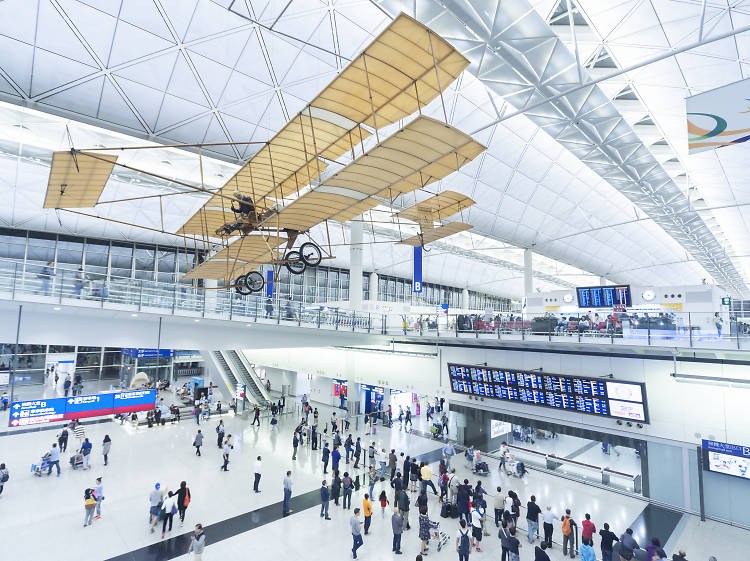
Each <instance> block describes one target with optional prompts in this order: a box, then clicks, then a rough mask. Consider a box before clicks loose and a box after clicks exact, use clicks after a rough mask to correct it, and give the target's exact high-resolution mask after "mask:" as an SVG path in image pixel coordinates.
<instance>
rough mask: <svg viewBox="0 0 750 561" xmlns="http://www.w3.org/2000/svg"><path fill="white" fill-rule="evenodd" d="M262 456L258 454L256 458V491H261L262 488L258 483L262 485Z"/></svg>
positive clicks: (254, 484) (254, 482) (254, 486)
mask: <svg viewBox="0 0 750 561" xmlns="http://www.w3.org/2000/svg"><path fill="white" fill-rule="evenodd" d="M261 466H262V464H261V457H260V456H258V457H257V458H256V459H255V469H254V476H255V478H254V480H253V491H254V492H256V493H260V489H259V488H258V485H260V473H261Z"/></svg>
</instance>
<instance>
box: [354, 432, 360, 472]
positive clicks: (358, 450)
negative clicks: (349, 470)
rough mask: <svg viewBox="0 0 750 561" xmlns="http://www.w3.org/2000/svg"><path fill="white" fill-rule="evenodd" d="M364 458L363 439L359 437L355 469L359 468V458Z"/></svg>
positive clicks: (355, 448)
mask: <svg viewBox="0 0 750 561" xmlns="http://www.w3.org/2000/svg"><path fill="white" fill-rule="evenodd" d="M361 456H362V439H361V438H360V437H359V436H358V437H357V442H356V443H355V445H354V469H357V467H359V458H360V457H361Z"/></svg>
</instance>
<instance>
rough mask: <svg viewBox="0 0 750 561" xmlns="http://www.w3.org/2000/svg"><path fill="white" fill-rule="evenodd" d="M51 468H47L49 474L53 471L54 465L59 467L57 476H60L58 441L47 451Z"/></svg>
mask: <svg viewBox="0 0 750 561" xmlns="http://www.w3.org/2000/svg"><path fill="white" fill-rule="evenodd" d="M47 456H48V458H49V459H48V460H47V463H49V468H48V469H47V475H50V474H51V473H52V466H55V467H56V468H57V477H60V449H59V448H58V447H57V443H56V442H53V443H52V448H50V450H49V452H47Z"/></svg>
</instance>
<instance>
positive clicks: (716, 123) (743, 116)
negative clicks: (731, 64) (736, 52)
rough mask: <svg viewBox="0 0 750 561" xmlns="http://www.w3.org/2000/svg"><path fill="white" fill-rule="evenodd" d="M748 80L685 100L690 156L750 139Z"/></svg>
mask: <svg viewBox="0 0 750 561" xmlns="http://www.w3.org/2000/svg"><path fill="white" fill-rule="evenodd" d="M748 92H750V78H748V79H745V80H740V81H739V82H735V83H733V84H729V85H727V86H721V87H719V88H716V89H713V90H709V91H707V92H703V93H702V94H698V95H694V96H692V97H689V98H687V100H686V106H687V107H686V113H687V129H688V149H689V152H690V154H697V153H698V152H703V151H704V150H713V149H716V148H721V147H723V146H732V145H735V144H741V143H743V142H745V141H746V140H748V139H750V101H748V98H750V94H749V93H748Z"/></svg>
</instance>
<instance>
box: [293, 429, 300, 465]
mask: <svg viewBox="0 0 750 561" xmlns="http://www.w3.org/2000/svg"><path fill="white" fill-rule="evenodd" d="M297 446H299V438H297V433H296V432H295V433H294V436H293V437H292V448H294V452H292V459H293V460H296V459H297Z"/></svg>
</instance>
